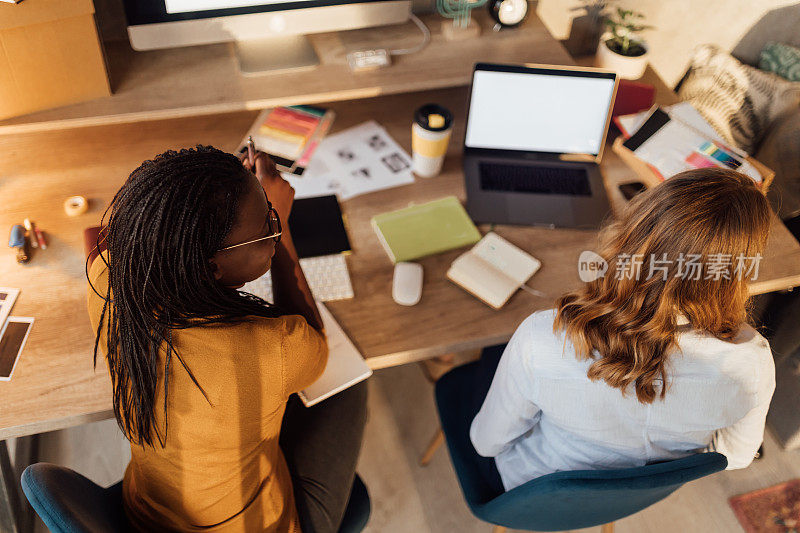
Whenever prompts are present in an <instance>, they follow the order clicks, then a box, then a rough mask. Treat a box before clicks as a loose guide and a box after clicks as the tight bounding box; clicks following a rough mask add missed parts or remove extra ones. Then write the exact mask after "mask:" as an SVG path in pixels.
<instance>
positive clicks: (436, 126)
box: [414, 104, 453, 131]
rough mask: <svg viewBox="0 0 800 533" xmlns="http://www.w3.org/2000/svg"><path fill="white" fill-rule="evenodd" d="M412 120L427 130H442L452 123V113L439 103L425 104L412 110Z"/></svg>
mask: <svg viewBox="0 0 800 533" xmlns="http://www.w3.org/2000/svg"><path fill="white" fill-rule="evenodd" d="M437 115H438V117H441V118H438V117H437ZM414 122H415V123H417V124H419V126H420V127H422V128H425V129H426V130H428V131H444V130H447V129H449V128H450V127H451V126H452V125H453V114H452V113H451V112H450V110H449V109H447V108H446V107H443V106H440V105H439V104H425V105H423V106H422V107H419V108H417V110H416V111H414ZM437 122H438V123H437Z"/></svg>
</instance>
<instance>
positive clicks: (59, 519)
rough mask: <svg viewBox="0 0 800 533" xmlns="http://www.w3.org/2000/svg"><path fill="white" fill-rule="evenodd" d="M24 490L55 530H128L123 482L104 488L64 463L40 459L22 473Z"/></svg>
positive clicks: (97, 532)
mask: <svg viewBox="0 0 800 533" xmlns="http://www.w3.org/2000/svg"><path fill="white" fill-rule="evenodd" d="M22 491H23V492H24V493H25V496H26V497H27V498H28V501H29V502H30V504H31V506H32V507H33V509H34V510H35V511H36V514H38V515H39V517H40V518H41V519H42V521H43V522H44V523H45V525H46V526H47V527H48V529H49V530H50V531H51V532H53V533H112V532H120V531H126V529H127V520H126V518H125V511H124V510H123V507H122V482H120V483H117V484H116V485H112V486H111V487H109V488H107V489H104V488H102V487H100V486H99V485H97V484H95V483H94V482H92V481H91V480H89V479H87V478H85V477H83V476H82V475H80V474H78V473H77V472H74V471H72V470H70V469H69V468H64V467H62V466H57V465H53V464H49V463H36V464H34V465H31V466H29V467H28V468H26V469H25V471H24V472H23V473H22Z"/></svg>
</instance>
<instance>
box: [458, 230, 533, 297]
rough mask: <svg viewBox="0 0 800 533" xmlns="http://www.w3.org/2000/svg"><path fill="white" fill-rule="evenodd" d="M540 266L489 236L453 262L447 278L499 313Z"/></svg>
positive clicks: (508, 245) (504, 243)
mask: <svg viewBox="0 0 800 533" xmlns="http://www.w3.org/2000/svg"><path fill="white" fill-rule="evenodd" d="M540 266H541V263H540V262H539V261H538V260H537V259H536V258H534V257H533V256H531V255H530V254H528V253H527V252H524V251H523V250H520V249H519V248H517V247H516V246H514V245H513V244H511V243H510V242H508V241H507V240H505V239H504V238H502V237H500V236H499V235H497V234H495V233H492V232H490V233H487V234H486V236H484V237H483V239H481V241H480V242H479V243H478V244H476V245H475V246H473V247H472V249H471V250H470V251H468V252H466V253H464V254H462V255H460V256H459V257H458V258H457V259H456V260H455V261H453V264H452V265H451V266H450V269H449V270H448V271H447V278H448V279H449V280H450V281H453V282H454V283H456V284H458V285H460V286H461V287H462V288H464V289H465V290H466V291H467V292H469V293H471V294H472V295H474V296H476V297H478V298H480V299H481V300H483V301H484V302H486V303H487V304H489V305H491V306H492V307H494V308H495V309H500V308H501V307H503V305H505V303H506V302H507V301H508V299H509V298H511V295H512V294H514V293H515V292H516V291H517V289H519V288H520V287H521V286H522V285H524V284H525V282H527V281H528V280H529V279H530V277H531V276H533V275H534V274H535V273H536V271H537V270H539V267H540Z"/></svg>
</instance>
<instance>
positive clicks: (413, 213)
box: [372, 196, 481, 263]
mask: <svg viewBox="0 0 800 533" xmlns="http://www.w3.org/2000/svg"><path fill="white" fill-rule="evenodd" d="M372 227H373V228H375V233H377V234H378V238H379V239H380V241H381V244H383V247H384V249H385V250H386V253H387V254H389V258H390V259H391V260H392V262H393V263H399V262H401V261H411V260H413V259H418V258H420V257H425V256H426V255H433V254H438V253H441V252H446V251H447V250H452V249H453V248H461V247H462V246H467V245H469V244H475V243H476V242H478V241H479V240H481V234H480V233H479V232H478V228H476V227H475V224H473V223H472V220H470V218H469V215H467V212H466V211H465V210H464V207H462V205H461V202H459V201H458V198H456V197H455V196H448V197H447V198H442V199H441V200H434V201H433V202H428V203H426V204H421V205H413V206H411V207H406V208H405V209H400V210H397V211H391V212H389V213H382V214H380V215H376V216H374V217H372Z"/></svg>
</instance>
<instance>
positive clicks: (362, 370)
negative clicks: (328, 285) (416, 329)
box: [298, 303, 372, 407]
mask: <svg viewBox="0 0 800 533" xmlns="http://www.w3.org/2000/svg"><path fill="white" fill-rule="evenodd" d="M317 307H318V308H319V314H320V315H322V322H323V325H324V326H325V334H326V335H327V337H328V364H327V366H326V367H325V371H324V372H323V373H322V375H321V376H320V377H319V379H318V380H317V381H315V382H314V383H312V384H311V385H309V386H308V387H306V388H305V389H303V390H302V391H300V393H299V394H298V396H300V399H301V400H303V403H304V404H305V405H306V407H311V406H312V405H314V404H317V403H319V402H321V401H322V400H324V399H326V398H330V397H331V396H333V395H334V394H336V393H338V392H341V391H343V390H344V389H346V388H347V387H352V386H353V385H355V384H356V383H358V382H359V381H363V380H365V379H367V378H368V377H370V376H371V375H372V369H371V368H370V367H368V366H367V363H366V362H365V361H364V358H363V357H362V356H361V354H360V353H359V351H358V350H357V349H356V347H355V346H354V345H353V342H352V341H351V340H350V339H349V338H348V336H347V335H346V334H345V332H344V331H343V330H342V327H341V326H340V325H339V323H338V322H336V319H334V318H333V315H332V314H331V312H330V311H328V309H327V308H326V307H325V306H324V305H323V304H321V303H317Z"/></svg>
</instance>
